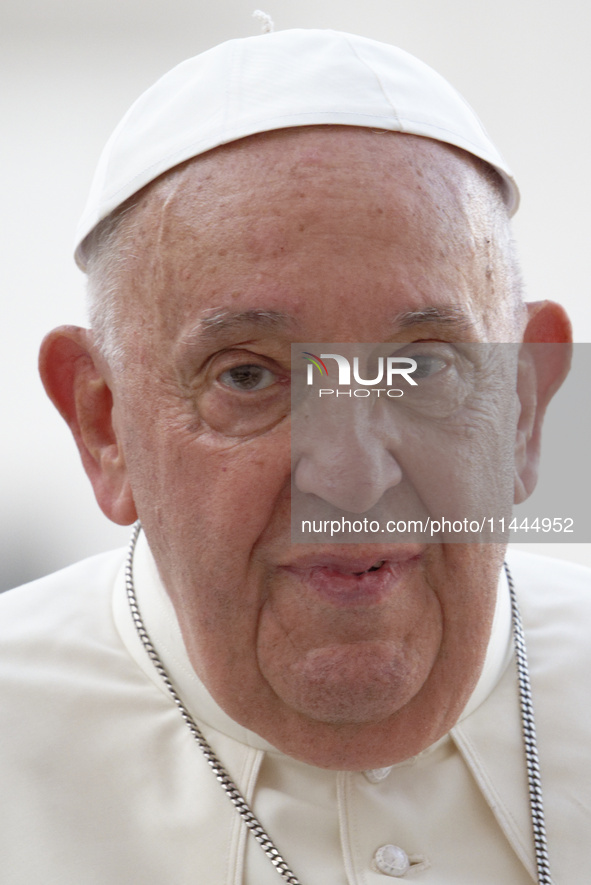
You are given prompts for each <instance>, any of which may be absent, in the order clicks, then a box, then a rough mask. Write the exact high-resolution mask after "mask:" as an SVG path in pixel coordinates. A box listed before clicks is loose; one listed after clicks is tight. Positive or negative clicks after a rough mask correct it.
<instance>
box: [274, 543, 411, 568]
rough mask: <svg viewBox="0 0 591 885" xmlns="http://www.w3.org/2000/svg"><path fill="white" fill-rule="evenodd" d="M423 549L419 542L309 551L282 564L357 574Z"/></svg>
mask: <svg viewBox="0 0 591 885" xmlns="http://www.w3.org/2000/svg"><path fill="white" fill-rule="evenodd" d="M423 549H424V548H423V546H421V545H418V544H400V545H396V547H395V548H392V547H389V548H385V547H379V546H378V545H377V544H376V545H375V546H374V547H373V549H367V548H366V550H364V551H359V552H355V553H354V552H353V551H351V553H347V552H340V551H339V552H336V551H335V552H334V553H333V552H328V551H322V552H320V551H318V552H317V551H307V552H305V553H304V552H302V553H301V554H296V555H295V556H291V557H290V558H289V561H286V562H283V563H281V565H282V566H283V568H289V569H295V570H298V571H305V570H308V569H313V568H326V569H331V570H334V571H339V572H343V573H344V574H356V573H358V572H366V571H367V570H368V569H370V568H371V567H372V566H373V565H376V564H377V563H381V562H383V563H384V564H385V565H397V564H399V563H403V562H408V561H409V560H411V559H414V558H415V557H417V556H419V555H420V554H421V553H422V551H423Z"/></svg>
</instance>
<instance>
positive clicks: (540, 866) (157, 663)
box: [125, 521, 552, 885]
mask: <svg viewBox="0 0 591 885" xmlns="http://www.w3.org/2000/svg"><path fill="white" fill-rule="evenodd" d="M140 530H141V523H140V522H139V521H138V522H136V523H135V525H134V527H133V532H132V535H131V540H130V543H129V549H128V552H127V559H126V563H125V589H126V591H127V598H128V600H129V608H130V611H131V616H132V618H133V622H134V624H135V627H136V630H137V633H138V636H139V638H140V639H141V641H142V645H143V646H144V648H145V650H146V653H147V655H148V657H149V658H150V660H151V661H152V663H153V665H154V667H155V669H156V670H157V672H158V673H159V674H160V678H161V679H162V681H163V682H164V684H165V686H166V688H167V689H168V692H169V694H170V696H171V697H172V699H173V701H174V703H175V704H176V706H177V707H178V710H179V712H180V714H181V716H182V718H183V719H184V721H185V724H186V725H187V728H188V729H189V731H190V732H191V734H192V735H193V738H194V739H195V741H196V743H197V744H198V745H199V748H200V750H201V752H202V753H203V755H204V756H205V758H206V760H207V762H208V764H209V766H210V768H211V769H212V771H213V773H214V774H215V776H216V778H217V780H218V781H219V783H220V784H221V786H222V789H223V790H224V792H225V793H226V795H227V797H228V799H229V800H230V802H231V803H232V804H233V805H234V807H235V808H236V810H237V812H238V814H239V815H240V817H241V818H242V820H243V821H244V823H245V825H246V826H247V827H248V829H249V830H250V832H251V833H252V835H253V836H254V838H255V839H256V841H257V842H258V844H259V845H260V846H261V848H262V849H263V851H264V852H265V854H266V855H267V857H268V858H269V860H270V861H271V863H272V864H273V866H274V867H275V869H276V870H277V872H278V873H279V875H280V876H281V877H282V878H283V879H284V880H285V882H287V883H288V885H301V883H300V881H299V879H298V878H297V877H296V876H295V875H294V873H293V872H292V871H291V869H290V867H289V866H288V865H287V863H286V861H285V860H284V859H283V857H282V856H281V854H280V853H279V851H278V850H277V848H276V847H275V844H274V842H273V840H272V839H271V837H270V836H269V835H268V834H267V832H266V830H265V829H264V827H263V825H262V824H261V822H260V821H259V819H258V818H257V817H256V815H255V814H254V813H253V811H252V810H251V808H250V806H249V804H248V802H247V801H246V799H245V798H244V796H243V795H242V793H241V792H240V790H239V789H238V787H237V786H236V784H235V783H234V781H233V780H232V778H231V777H230V775H229V774H228V772H227V771H226V769H225V768H224V766H223V765H222V763H221V762H220V760H219V759H218V757H217V756H216V754H215V753H214V751H213V749H212V747H211V745H210V744H209V743H208V742H207V740H206V739H205V737H204V736H203V734H202V732H201V730H200V729H199V727H198V725H197V723H196V722H195V720H194V719H193V717H192V716H191V714H190V713H189V711H188V710H187V708H186V707H185V705H184V704H183V702H182V700H181V698H180V697H179V695H178V694H177V691H176V689H175V687H174V685H173V684H172V682H171V679H170V677H169V675H168V672H167V670H166V668H165V667H164V664H163V663H162V661H161V660H160V658H159V656H158V653H157V651H156V649H155V648H154V645H153V644H152V640H151V639H150V636H149V634H148V631H147V630H146V627H145V625H144V621H143V618H142V616H141V613H140V609H139V606H138V602H137V598H136V595H135V588H134V583H133V554H134V551H135V546H136V543H137V539H138V537H139V533H140ZM505 574H506V575H507V583H508V584H509V594H510V596H511V615H512V621H513V640H514V644H515V659H516V663H517V678H518V682H519V699H520V705H521V721H522V728H523V740H524V744H525V760H526V766H527V778H528V784H529V798H530V808H531V818H532V826H533V834H534V848H535V854H536V864H537V871H538V885H552V879H551V877H550V867H549V865H548V851H547V843H546V827H545V822H544V803H543V798H542V785H541V780H540V766H539V761H538V749H537V742H536V728H535V722H534V710H533V704H532V697H531V686H530V681H529V668H528V664H527V651H526V647H525V637H524V634H523V625H522V622H521V614H520V612H519V607H518V605H517V598H516V594H515V586H514V584H513V578H512V577H511V573H510V571H509V567H508V565H507V563H505Z"/></svg>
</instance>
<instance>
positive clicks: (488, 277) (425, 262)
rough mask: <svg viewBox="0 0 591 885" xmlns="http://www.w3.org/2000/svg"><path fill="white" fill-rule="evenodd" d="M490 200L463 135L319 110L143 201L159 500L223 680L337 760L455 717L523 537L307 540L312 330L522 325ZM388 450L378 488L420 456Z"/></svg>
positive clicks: (323, 761)
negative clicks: (499, 252)
mask: <svg viewBox="0 0 591 885" xmlns="http://www.w3.org/2000/svg"><path fill="white" fill-rule="evenodd" d="M485 198H486V187H485V186H484V185H483V183H482V182H481V180H480V178H479V175H478V173H477V172H476V171H475V169H474V168H473V166H472V164H471V162H470V161H468V160H466V159H464V158H463V157H462V156H461V155H460V153H459V152H455V151H453V150H451V149H448V148H446V147H443V146H441V145H438V144H435V143H433V142H429V141H427V140H425V139H420V138H414V137H409V136H392V135H381V134H378V133H372V132H367V131H364V130H355V129H345V128H343V129H319V130H305V129H304V130H298V131H289V132H279V133H273V134H270V135H265V136H259V137H256V138H253V139H249V140H245V141H244V142H241V143H238V144H235V145H231V146H229V147H227V148H224V149H219V150H217V151H214V152H212V153H211V154H209V155H208V156H206V157H204V158H201V159H200V160H198V161H195V162H192V163H190V164H189V165H188V166H187V167H185V169H184V170H183V171H181V172H179V173H176V174H175V175H174V176H172V177H171V178H170V179H169V180H168V181H165V182H164V184H162V185H159V186H157V187H156V188H155V189H154V191H153V193H152V195H151V197H150V199H149V200H148V201H147V202H146V203H145V205H144V206H143V207H142V208H140V209H139V212H140V219H139V223H140V229H139V233H137V234H136V241H135V246H134V257H133V258H130V259H129V262H128V264H127V267H126V270H124V272H123V277H122V287H123V289H122V293H121V297H122V299H123V301H124V304H125V310H126V311H127V312H128V314H129V317H130V318H131V322H132V323H133V327H134V331H133V333H131V332H126V333H125V338H124V341H125V352H126V357H125V366H124V369H123V370H121V371H120V372H118V373H116V375H115V377H114V378H113V379H112V380H111V386H112V388H113V393H114V400H115V413H114V414H115V422H116V428H117V432H118V435H119V440H120V443H121V445H122V449H123V453H124V456H125V461H126V469H127V473H128V476H129V480H130V484H131V489H132V491H133V496H134V500H135V504H136V507H137V512H138V514H139V517H140V518H141V520H142V523H143V525H144V528H145V531H146V534H147V537H148V539H149V542H150V546H151V548H152V551H153V553H154V556H155V558H156V562H157V564H158V567H159V570H160V574H161V576H162V579H163V581H164V584H165V586H166V588H167V590H168V592H169V594H170V596H171V599H172V601H173V604H174V606H175V609H176V611H177V614H178V618H179V621H180V625H181V628H182V632H183V636H184V640H185V643H186V646H187V649H188V652H189V655H190V658H191V661H192V663H193V666H194V667H195V670H196V671H197V673H198V674H199V676H200V677H201V678H202V680H203V681H204V683H205V685H206V686H207V687H208V688H209V690H210V692H211V693H212V695H213V696H214V698H216V700H217V701H218V702H219V703H220V705H221V706H222V707H223V708H224V709H225V710H226V711H227V712H228V713H229V714H230V715H231V716H232V717H234V718H235V719H236V720H238V721H239V722H241V723H242V724H244V725H245V726H247V727H248V728H250V729H252V730H254V731H256V732H258V733H259V734H261V735H263V736H264V737H265V738H267V739H268V740H269V741H270V742H271V743H273V744H275V745H276V746H277V747H279V748H281V749H282V750H284V751H286V752H288V753H290V754H291V755H294V756H297V757H299V758H302V759H304V760H307V761H310V762H312V763H314V764H319V765H322V766H327V767H342V768H361V767H368V766H372V767H375V766H379V765H387V764H390V763H393V762H396V761H398V760H401V759H403V758H406V757H408V756H410V755H414V754H415V753H417V752H419V751H420V750H421V749H423V748H424V747H426V746H428V745H429V744H430V743H432V742H433V741H434V740H436V739H437V738H438V737H440V736H441V735H442V734H444V733H445V732H446V731H447V730H448V729H449V728H450V727H451V726H452V725H453V723H454V722H455V720H456V719H457V717H458V715H459V713H460V712H461V710H462V708H463V706H464V705H465V703H466V701H467V699H468V697H469V695H470V692H471V691H472V689H473V687H474V685H475V682H476V679H477V677H478V675H479V672H480V668H481V665H482V662H483V659H484V653H485V650H486V644H487V639H488V635H489V630H490V623H491V619H492V614H493V611H494V603H495V590H496V585H497V579H498V573H499V568H500V564H501V561H502V551H501V550H500V548H498V547H496V546H493V545H489V546H480V545H447V546H446V545H438V544H430V545H424V546H423V545H390V546H388V545H375V544H366V545H361V544H359V545H338V546H335V545H330V546H328V547H327V546H322V545H320V546H319V545H309V546H306V545H292V543H291V542H290V471H291V466H290V417H289V385H290V345H291V343H292V342H294V341H295V342H298V341H299V342H306V341H330V342H400V343H405V342H415V341H424V340H432V341H441V342H446V341H456V340H458V339H460V340H463V341H466V342H472V341H473V342H478V341H487V340H490V341H494V340H504V339H505V340H506V339H507V336H508V334H511V331H510V330H511V327H510V325H509V324H508V322H507V321H506V320H505V314H504V309H505V307H506V305H503V304H502V299H501V298H500V297H499V295H498V290H499V289H500V288H502V286H501V282H500V281H499V280H498V279H496V278H495V273H492V274H491V267H494V261H495V256H494V254H493V252H492V248H493V247H492V246H491V245H490V230H488V227H487V224H486V223H485V220H484V218H485V213H482V212H481V208H482V200H483V199H485ZM473 207H477V208H476V210H475V209H474V208H473ZM478 207H480V209H478ZM495 290H496V291H497V294H496V295H494V296H493V292H494V291H495ZM434 308H435V309H438V310H439V314H438V312H437V310H432V309H434ZM449 308H452V309H453V313H454V315H455V316H456V317H459V318H460V320H461V321H460V322H459V324H457V325H453V324H451V325H450V324H449V322H448V321H445V320H444V319H441V320H440V319H438V316H441V317H443V318H444V317H445V316H446V315H447V316H449V311H448V309H449ZM426 310H430V311H431V315H432V317H433V319H432V321H431V322H428V323H425V321H424V314H423V321H420V322H419V321H417V323H416V324H414V323H413V322H410V323H409V322H408V319H407V320H406V321H405V323H404V324H402V325H401V324H400V323H397V317H400V316H402V315H406V316H407V317H408V315H409V314H410V313H412V312H419V311H423V312H424V311H426ZM513 334H515V333H514V332H513ZM253 366H254V367H259V368H257V369H255V370H253V369H252V368H247V369H245V368H244V367H253ZM253 413H255V414H257V415H258V416H259V418H260V420H258V422H257V424H256V429H253V424H252V421H251V418H252V415H253ZM375 458H376V464H377V462H379V465H378V466H379V469H378V467H376V470H375V481H376V483H377V484H378V485H379V484H380V483H382V484H383V488H381V489H379V488H378V489H377V495H378V497H379V496H380V495H381V494H386V493H387V491H388V488H389V487H390V486H391V485H393V481H392V482H390V478H391V477H392V476H394V475H395V473H396V470H397V469H398V468H397V467H396V465H395V463H394V459H393V456H392V455H390V454H388V452H386V451H381V452H377V453H375ZM337 462H338V458H336V459H335V463H334V465H333V469H334V475H335V477H338V475H339V470H341V468H340V466H339V464H338V463H337ZM426 468H427V465H426ZM331 469H332V468H331V464H330V463H327V464H326V465H323V471H324V473H323V476H324V479H325V481H326V483H327V486H330V484H331V477H330V476H329V473H330V470H331ZM428 469H430V470H433V465H432V464H430V465H428ZM438 469H440V470H441V471H445V470H446V469H447V467H446V464H445V463H443V464H441V465H439V467H438ZM341 477H342V470H341ZM333 488H334V483H333ZM319 494H322V492H321V491H320V492H319ZM377 560H379V561H381V560H385V566H383V567H382V569H380V571H379V572H376V573H374V574H372V573H370V574H369V575H362V576H357V574H356V573H358V572H361V571H364V570H365V569H367V568H369V567H370V566H371V565H372V563H374V562H376V561H377Z"/></svg>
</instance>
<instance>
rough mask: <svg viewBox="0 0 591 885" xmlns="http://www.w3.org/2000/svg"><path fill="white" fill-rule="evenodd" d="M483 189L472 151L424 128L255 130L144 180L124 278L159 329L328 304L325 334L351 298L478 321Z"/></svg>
mask: <svg viewBox="0 0 591 885" xmlns="http://www.w3.org/2000/svg"><path fill="white" fill-rule="evenodd" d="M491 197H492V195H491V190H490V185H489V184H488V183H487V182H486V181H485V180H484V179H483V178H482V176H481V175H480V173H479V171H478V169H477V168H476V165H475V163H474V162H473V161H472V159H471V158H470V157H468V155H466V154H464V153H463V152H462V151H459V150H457V149H454V148H450V147H448V146H443V145H440V144H439V143H436V142H432V141H431V140H429V139H424V138H419V137H415V136H405V135H399V134H392V133H381V132H372V131H368V130H363V129H354V128H349V127H319V128H310V129H299V130H282V131H280V132H274V133H266V134H264V135H261V136H253V137H252V138H249V139H244V140H242V141H241V142H237V143H234V144H231V145H228V146H225V147H223V148H218V149H216V150H215V151H211V152H210V153H209V154H207V155H205V156H203V157H200V158H198V159H197V160H193V161H190V162H189V163H187V164H186V165H185V166H184V167H181V168H179V169H177V170H175V171H174V172H173V173H171V174H169V175H167V176H166V177H165V178H164V179H163V180H161V181H160V182H158V183H157V184H156V185H154V186H153V187H152V188H150V189H149V191H148V192H147V193H146V195H145V197H144V199H143V200H142V201H141V203H140V204H139V206H138V207H137V209H136V211H135V213H132V214H131V215H130V221H129V223H128V226H129V231H128V232H126V237H125V239H126V242H128V243H131V250H130V254H129V255H128V257H127V261H126V262H125V266H126V268H127V273H126V277H127V280H126V281H125V282H126V288H128V289H131V290H132V292H131V293H129V294H132V295H135V297H136V298H141V301H142V310H148V312H150V313H151V314H153V315H154V317H155V318H156V317H158V324H159V325H160V326H161V327H162V329H166V330H167V334H176V331H178V329H176V327H177V326H178V324H179V322H184V321H185V319H186V320H187V321H188V322H189V323H194V322H196V321H200V322H202V323H203V325H204V328H211V327H212V325H213V324H212V323H211V317H212V316H218V317H219V316H221V315H223V314H224V312H226V313H228V314H229V315H234V314H241V313H245V314H248V313H249V311H250V313H251V314H252V313H253V312H255V313H256V312H260V313H262V314H264V313H265V312H267V313H268V314H272V315H285V316H287V317H289V318H290V319H293V320H294V323H293V324H292V325H294V326H295V327H297V325H298V322H299V321H300V320H302V321H305V320H306V317H307V316H308V315H310V314H314V315H315V316H316V318H318V315H319V314H320V313H323V314H324V315H325V321H326V325H327V328H331V329H332V333H331V334H328V335H327V337H326V339H325V340H337V338H336V335H337V334H338V332H339V328H342V320H343V310H342V309H343V307H344V306H345V305H351V304H355V305H356V306H357V308H358V311H359V312H361V313H363V312H366V313H369V314H372V312H373V314H375V313H376V311H377V313H380V311H382V312H383V311H384V310H387V311H388V312H389V313H390V314H391V315H393V316H397V315H400V316H408V315H410V314H413V313H416V314H417V315H418V314H422V315H423V316H431V318H433V317H435V315H436V313H437V310H438V309H440V313H441V315H442V316H443V315H444V314H446V315H447V317H448V318H449V317H450V316H452V315H460V314H462V312H463V313H464V315H465V316H464V320H466V319H470V318H471V320H472V321H473V322H474V323H475V324H477V323H478V320H479V316H480V315H482V314H483V312H484V310H485V305H486V303H487V298H486V297H485V295H489V294H490V292H489V289H490V266H491V263H492V252H493V246H492V245H491V236H490V217H489V216H490V211H489V204H490V202H491ZM485 290H486V291H485ZM337 320H340V321H341V322H340V323H339V322H337ZM331 324H332V325H331ZM175 329H176V331H175ZM368 331H369V330H368ZM293 332H294V334H295V335H296V337H297V334H298V331H297V328H294V329H293ZM302 332H303V330H302ZM306 333H307V334H306V335H303V337H304V338H308V340H310V339H309V334H308V333H309V330H306ZM341 334H342V332H341Z"/></svg>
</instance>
